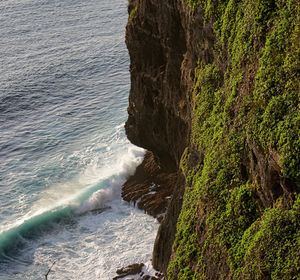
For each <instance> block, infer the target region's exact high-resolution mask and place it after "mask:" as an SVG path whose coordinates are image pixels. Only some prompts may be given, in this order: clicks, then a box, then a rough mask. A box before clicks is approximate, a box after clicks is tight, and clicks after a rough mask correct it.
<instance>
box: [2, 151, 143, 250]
mask: <svg viewBox="0 0 300 280" xmlns="http://www.w3.org/2000/svg"><path fill="white" fill-rule="evenodd" d="M143 156H144V150H143V149H140V148H138V147H133V146H131V147H129V148H128V149H127V152H126V153H125V154H124V155H123V156H121V157H120V160H118V161H117V162H116V164H115V165H112V166H111V167H110V169H107V168H104V169H103V170H101V169H99V170H98V172H99V173H100V174H99V177H100V178H102V179H101V181H100V182H98V183H96V184H92V185H89V186H85V188H84V189H83V190H81V191H80V192H77V193H76V194H72V195H71V196H70V197H62V198H61V200H60V201H58V202H56V204H55V205H54V206H52V207H49V208H47V209H42V208H41V209H39V210H38V211H36V212H35V213H34V214H31V215H28V214H27V215H26V216H25V218H23V219H22V220H20V221H17V222H16V223H15V224H13V225H12V226H10V227H9V228H7V229H5V230H2V231H1V232H0V255H2V256H5V255H8V254H9V251H10V250H12V251H16V249H17V248H18V247H21V246H23V244H24V243H25V242H24V241H26V239H34V238H38V237H39V236H40V235H41V234H43V232H45V231H49V230H51V228H52V227H53V226H54V224H57V223H66V222H68V221H70V220H71V219H72V218H73V216H74V215H82V214H84V213H86V212H89V211H92V210H98V209H102V208H105V207H107V206H108V203H109V202H110V201H111V200H112V199H114V198H117V197H119V196H120V190H121V186H122V184H123V183H124V182H125V180H126V178H128V176H130V175H132V174H133V173H134V171H135V169H136V167H137V166H138V165H139V164H140V163H141V162H142V159H143ZM112 173H113V174H112ZM44 202H45V201H44ZM47 205H49V203H48V204H47Z"/></svg>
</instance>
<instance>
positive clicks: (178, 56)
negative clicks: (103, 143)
mask: <svg viewBox="0 0 300 280" xmlns="http://www.w3.org/2000/svg"><path fill="white" fill-rule="evenodd" d="M128 9H129V20H128V25H127V30H126V31H127V32H126V43H127V46H128V50H129V54H130V60H131V66H130V72H131V91H130V98H129V108H128V115H129V117H128V121H127V123H126V133H127V136H128V138H129V140H130V141H131V142H133V143H134V144H136V145H139V146H141V147H144V148H146V149H148V150H150V151H152V152H153V154H154V155H155V157H156V158H157V160H158V162H159V165H160V166H161V167H162V169H163V170H164V172H169V173H170V174H174V173H177V182H176V184H175V188H174V191H173V196H172V199H171V202H170V203H169V207H168V210H167V213H166V215H165V218H164V220H163V221H162V224H161V226H160V229H159V232H158V236H157V239H156V243H155V248H154V252H153V264H154V266H155V268H157V269H159V270H161V271H163V272H165V273H167V276H168V279H297V277H300V254H299V252H300V233H299V232H300V231H299V230H300V196H299V195H298V193H299V190H300V189H299V188H300V168H299V166H300V113H299V109H300V108H299V97H300V96H299V95H300V86H299V76H300V27H299V26H300V3H299V1H298V0H284V1H283V0H255V1H248V0H225V1H214V0H164V1H161V0H130V2H129V7H128ZM172 178H173V177H172Z"/></svg>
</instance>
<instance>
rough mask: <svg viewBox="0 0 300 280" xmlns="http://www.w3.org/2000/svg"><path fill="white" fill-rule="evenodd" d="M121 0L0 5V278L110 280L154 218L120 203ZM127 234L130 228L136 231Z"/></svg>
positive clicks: (130, 151) (26, 0)
mask: <svg viewBox="0 0 300 280" xmlns="http://www.w3.org/2000/svg"><path fill="white" fill-rule="evenodd" d="M126 5H127V1H125V0H124V1H123V0H113V1H112V0H97V1H96V0H85V1H78V0H73V1H71V0H60V1H54V0H52V1H50V0H49V1H48V0H23V1H16V0H3V1H1V2H0V25H1V29H0V38H1V40H0V50H1V52H0V132H1V133H0V279H5V280H6V279H7V280H9V279H42V278H43V275H44V274H45V273H46V272H47V270H48V267H49V266H50V265H51V264H52V263H53V262H54V261H56V263H55V265H54V266H53V270H52V272H51V275H49V279H51V277H50V276H52V277H53V278H52V279H77V278H78V277H80V278H81V279H111V277H112V275H113V274H114V271H115V269H116V268H117V267H119V266H121V265H124V264H126V263H130V262H134V261H143V260H144V261H147V260H148V259H149V258H150V253H151V247H152V244H153V240H154V237H155V232H156V229H157V224H156V223H155V222H154V221H153V220H152V218H150V217H148V216H146V215H144V214H143V213H141V212H140V211H137V210H136V209H133V208H132V207H130V206H129V205H127V204H125V203H124V202H122V200H121V198H120V186H121V184H122V182H124V180H125V179H126V177H127V176H128V175H129V174H132V172H134V169H135V167H136V166H137V164H138V163H139V162H140V161H141V160H142V157H143V151H142V150H140V149H138V148H136V147H134V146H133V145H131V144H130V143H129V142H128V141H127V139H126V137H125V134H124V129H123V125H124V122H125V120H126V117H127V113H126V108H127V102H128V101H127V100H128V92H129V83H130V80H129V72H128V69H129V59H128V54H127V50H126V47H125V44H124V30H125V24H126V20H127V7H126ZM133 232H134V233H135V234H132V233H133Z"/></svg>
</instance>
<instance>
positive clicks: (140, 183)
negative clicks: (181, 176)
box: [122, 152, 177, 221]
mask: <svg viewBox="0 0 300 280" xmlns="http://www.w3.org/2000/svg"><path fill="white" fill-rule="evenodd" d="M176 182H177V173H176V172H170V171H169V170H164V168H163V167H162V166H161V164H160V163H159V162H158V159H157V157H155V156H154V154H153V153H152V152H147V153H146V154H145V157H144V160H143V162H142V164H141V165H140V166H138V168H137V169H136V172H135V174H134V175H133V176H131V177H130V178H129V179H128V180H127V182H126V183H125V184H124V186H123V188H122V197H123V199H124V200H125V201H128V202H133V203H134V204H135V205H136V206H137V207H138V208H140V209H143V210H145V212H146V213H148V214H149V215H152V216H153V217H155V218H157V219H158V220H159V221H162V219H163V216H164V214H165V212H166V210H167V208H168V205H169V202H170V200H171V196H172V194H173V191H174V187H175V185H176Z"/></svg>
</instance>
